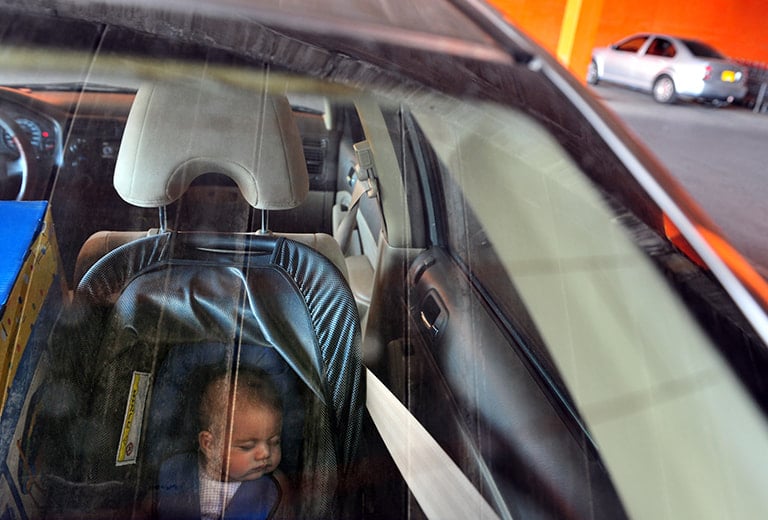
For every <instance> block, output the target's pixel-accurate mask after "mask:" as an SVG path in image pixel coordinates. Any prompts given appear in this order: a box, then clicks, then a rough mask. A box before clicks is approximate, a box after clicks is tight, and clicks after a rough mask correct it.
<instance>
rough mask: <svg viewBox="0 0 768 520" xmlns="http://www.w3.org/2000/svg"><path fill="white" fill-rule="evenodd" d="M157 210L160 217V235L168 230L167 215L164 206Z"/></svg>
mask: <svg viewBox="0 0 768 520" xmlns="http://www.w3.org/2000/svg"><path fill="white" fill-rule="evenodd" d="M157 209H158V211H159V217H160V233H165V231H166V230H167V229H168V214H167V213H166V211H165V206H160V207H159V208H157Z"/></svg>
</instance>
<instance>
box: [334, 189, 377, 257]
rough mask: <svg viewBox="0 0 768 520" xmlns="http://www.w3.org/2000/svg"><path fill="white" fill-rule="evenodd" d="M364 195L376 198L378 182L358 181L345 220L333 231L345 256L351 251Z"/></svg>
mask: <svg viewBox="0 0 768 520" xmlns="http://www.w3.org/2000/svg"><path fill="white" fill-rule="evenodd" d="M363 194H368V196H369V197H375V196H376V194H377V190H376V181H374V180H373V179H364V180H361V179H358V180H357V182H356V183H355V187H354V188H353V189H352V200H351V201H350V203H349V208H348V209H347V213H346V214H345V215H344V218H343V219H342V220H341V223H339V227H337V228H336V229H335V230H334V231H333V238H335V239H336V242H338V243H339V247H340V248H341V252H342V253H344V254H345V255H346V254H347V250H348V249H349V241H350V240H351V239H352V232H353V231H354V230H355V227H357V209H358V207H359V205H360V199H361V198H362V197H363Z"/></svg>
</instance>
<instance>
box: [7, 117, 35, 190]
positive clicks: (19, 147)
mask: <svg viewBox="0 0 768 520" xmlns="http://www.w3.org/2000/svg"><path fill="white" fill-rule="evenodd" d="M0 129H2V130H4V131H5V134H6V135H7V136H8V138H9V139H8V138H6V139H8V140H9V141H12V142H13V144H14V145H15V147H16V150H15V151H12V152H2V151H0V200H23V199H24V195H25V194H26V192H27V187H28V186H29V182H30V179H31V177H32V175H31V171H32V169H33V168H34V157H35V151H34V150H33V149H32V145H31V144H30V142H29V139H27V136H26V135H25V134H24V131H23V130H22V129H21V128H20V127H19V125H18V124H16V122H15V121H14V120H13V118H12V117H10V116H8V115H7V114H5V113H4V112H3V111H2V110H0Z"/></svg>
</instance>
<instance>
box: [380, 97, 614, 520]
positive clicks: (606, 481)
mask: <svg viewBox="0 0 768 520" xmlns="http://www.w3.org/2000/svg"><path fill="white" fill-rule="evenodd" d="M467 115H469V114H467ZM475 115H477V114H475ZM421 121H422V120H420V119H419V118H417V117H413V116H412V115H410V113H408V112H407V109H403V111H401V113H400V114H399V117H392V118H390V119H389V135H390V136H395V137H397V136H399V137H400V138H401V139H402V142H401V143H395V149H397V150H400V153H401V154H402V155H401V157H400V158H399V163H400V164H401V165H402V167H403V168H404V170H406V172H408V174H407V175H406V177H407V178H406V185H407V186H408V190H407V191H408V193H409V195H408V198H409V200H410V201H411V202H413V200H414V199H415V198H419V199H420V200H421V203H420V205H419V207H415V206H416V205H414V204H410V205H409V211H410V212H411V214H412V215H417V216H418V218H421V219H423V228H422V229H426V230H427V235H428V237H427V238H426V239H427V242H428V246H427V247H425V248H424V249H423V250H421V252H418V251H412V252H411V255H413V256H411V257H410V260H408V266H409V268H408V270H407V273H406V276H405V280H404V281H405V284H406V286H407V289H406V295H405V302H403V303H405V312H406V314H405V318H404V323H402V325H401V326H400V327H391V328H390V329H389V330H388V331H387V333H388V335H387V336H384V337H381V338H379V341H380V342H381V343H382V349H381V350H382V351H383V354H382V355H380V356H379V357H378V358H377V359H376V360H374V361H372V360H371V359H368V360H367V364H368V368H369V374H371V376H373V377H375V378H376V380H381V381H383V383H384V384H385V385H386V386H387V388H388V390H389V391H391V392H392V393H393V394H394V395H395V396H396V397H397V400H398V401H399V402H400V403H402V404H403V405H404V406H405V407H406V409H407V411H408V412H409V414H410V415H409V416H408V417H406V419H410V420H411V421H412V422H413V423H414V424H415V425H416V426H418V428H419V429H420V428H423V429H424V432H425V435H426V436H427V437H429V438H430V439H432V440H433V441H434V442H435V443H436V445H437V446H438V447H439V449H438V450H436V451H437V454H433V452H432V451H430V452H429V453H430V455H425V454H424V452H423V451H424V450H418V451H416V452H415V453H412V454H411V456H412V457H416V458H417V460H418V461H419V464H420V465H423V466H427V467H432V468H435V469H436V468H445V467H446V466H450V465H454V464H455V465H456V467H457V468H458V471H459V473H458V476H457V474H456V473H451V472H449V471H447V470H442V469H441V470H439V471H437V473H435V475H434V478H433V479H432V482H430V483H428V484H427V485H424V484H423V483H419V482H417V481H414V479H413V478H411V477H410V476H409V475H408V473H407V472H406V471H404V478H405V482H406V484H407V485H408V487H409V489H410V492H411V495H410V496H411V497H412V499H411V500H409V501H408V503H407V505H406V509H407V511H408V517H409V518H421V517H422V516H421V515H424V516H426V517H428V518H441V517H444V516H441V515H440V513H439V512H440V511H442V512H443V514H445V509H441V507H445V506H446V504H448V506H447V507H449V508H450V507H452V508H454V509H453V511H467V510H466V507H467V503H471V504H472V505H471V506H470V507H471V508H472V509H471V510H472V511H475V512H476V514H480V513H478V511H484V513H483V514H484V515H485V514H487V513H488V511H492V512H494V513H495V514H496V515H497V516H498V517H499V518H574V519H575V518H588V517H592V515H594V517H605V518H623V517H624V516H625V514H624V511H623V507H622V505H621V502H620V501H619V499H618V497H617V495H616V493H615V491H614V489H613V487H612V485H611V482H610V478H609V477H608V475H607V473H606V471H605V468H604V467H603V465H602V463H601V461H600V458H599V456H598V455H597V452H596V450H595V447H594V445H593V444H592V442H591V440H590V437H589V434H588V432H587V431H586V430H585V429H584V428H583V427H582V425H581V422H580V419H579V417H578V413H577V412H576V411H575V408H574V407H573V405H572V403H570V401H569V399H568V397H567V391H566V389H565V387H564V386H563V385H562V383H560V382H559V376H558V375H557V369H556V368H555V366H554V364H553V363H552V361H551V360H550V359H549V357H548V355H547V353H546V349H544V348H543V342H542V340H541V338H540V336H539V334H538V332H537V330H536V326H535V325H534V324H533V322H532V321H531V319H530V317H529V316H528V314H527V312H526V310H525V305H524V304H523V302H522V301H521V300H520V298H519V297H518V296H517V291H516V289H515V286H514V283H513V282H512V280H511V279H510V278H509V277H508V276H507V275H506V274H505V272H504V268H503V266H502V265H501V263H500V262H499V257H498V254H497V252H496V250H495V249H494V246H493V244H491V243H490V242H489V241H488V239H487V237H486V235H485V233H484V229H483V225H482V224H481V223H480V221H479V220H478V219H477V218H476V216H475V214H474V211H473V209H472V207H471V204H469V203H468V202H467V200H466V199H465V198H464V196H463V194H462V190H463V188H464V186H463V185H462V183H460V182H456V181H454V179H453V178H452V177H451V175H449V174H448V173H447V171H446V166H445V164H444V163H443V162H442V161H441V158H439V157H438V155H437V154H436V153H435V152H434V151H433V150H432V148H431V145H430V144H429V141H428V140H427V139H426V138H425V135H424V134H423V133H422V131H421V130H420V122H421ZM424 122H427V121H426V120H424ZM435 124H436V125H437V126H436V127H432V128H431V130H432V131H434V132H438V133H439V132H440V130H439V126H440V124H439V123H435ZM479 173H480V172H479ZM481 176H482V175H479V176H478V182H483V181H482V180H480V179H479V177H481ZM416 194H418V195H416ZM442 198H444V202H443V201H442ZM385 261H386V260H385ZM378 275H379V276H381V273H378ZM392 283H393V281H392V280H390V283H389V284H390V285H391V284H392ZM396 301H397V300H394V301H391V302H390V306H389V307H388V309H389V311H388V312H389V315H392V314H393V312H392V310H393V307H392V305H394V304H396ZM401 301H402V300H401ZM371 312H372V317H371V321H369V324H368V327H369V330H368V334H370V332H371V330H370V329H371V326H372V323H375V322H376V321H377V320H376V316H377V315H378V313H379V310H378V309H374V308H372V309H371ZM379 333H380V334H381V330H379ZM369 340H370V337H369V336H367V337H366V341H365V344H366V349H369V348H371V344H370V341H369ZM371 376H369V386H368V392H369V395H368V400H369V409H371V408H372V406H371V400H372V399H375V397H372V396H374V395H375V392H374V389H375V388H377V387H376V386H375V385H373V384H371V381H370V377H371ZM376 392H378V391H376ZM396 404H397V403H396ZM374 412H375V410H372V414H373V413H374ZM404 422H405V420H404ZM416 426H414V427H413V428H404V432H403V436H402V437H400V438H399V440H398V441H393V440H389V441H387V439H385V443H386V444H388V447H391V444H392V443H406V444H409V445H420V440H419V441H417V440H416V436H415V435H414V434H413V433H412V432H413V430H415V429H417V428H416ZM390 451H392V450H391V449H390ZM406 465H407V464H406ZM455 480H458V481H460V482H454V481H455ZM461 483H463V484H461ZM425 488H426V489H425ZM457 488H460V489H462V490H465V491H462V492H458V491H454V490H455V489H457ZM467 489H469V491H466V490H467ZM465 492H466V495H465V494H464V493H465ZM435 511H438V513H435ZM484 517H488V516H484ZM490 518H492V516H490Z"/></svg>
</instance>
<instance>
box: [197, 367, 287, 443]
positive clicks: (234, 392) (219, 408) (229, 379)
mask: <svg viewBox="0 0 768 520" xmlns="http://www.w3.org/2000/svg"><path fill="white" fill-rule="evenodd" d="M231 397H234V398H235V399H244V400H245V401H246V402H247V403H249V404H251V405H256V406H266V407H268V408H270V409H272V410H274V411H276V412H278V413H281V414H282V412H283V403H282V400H281V398H280V393H279V392H278V390H277V387H276V386H275V384H274V383H273V382H272V379H271V378H270V377H269V374H267V373H266V372H265V371H264V370H262V369H260V368H250V367H241V368H240V369H239V370H238V371H237V373H236V374H231V373H229V372H222V373H218V374H217V375H215V376H214V377H213V378H212V379H211V380H210V381H209V382H208V384H207V385H206V387H205V389H204V390H203V395H202V398H201V399H200V409H199V414H200V428H201V429H202V430H208V431H212V428H213V427H214V422H215V420H216V419H217V418H220V417H222V412H225V411H226V410H228V408H229V403H230V402H231V401H230V398H231ZM224 416H225V417H226V415H224Z"/></svg>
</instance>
